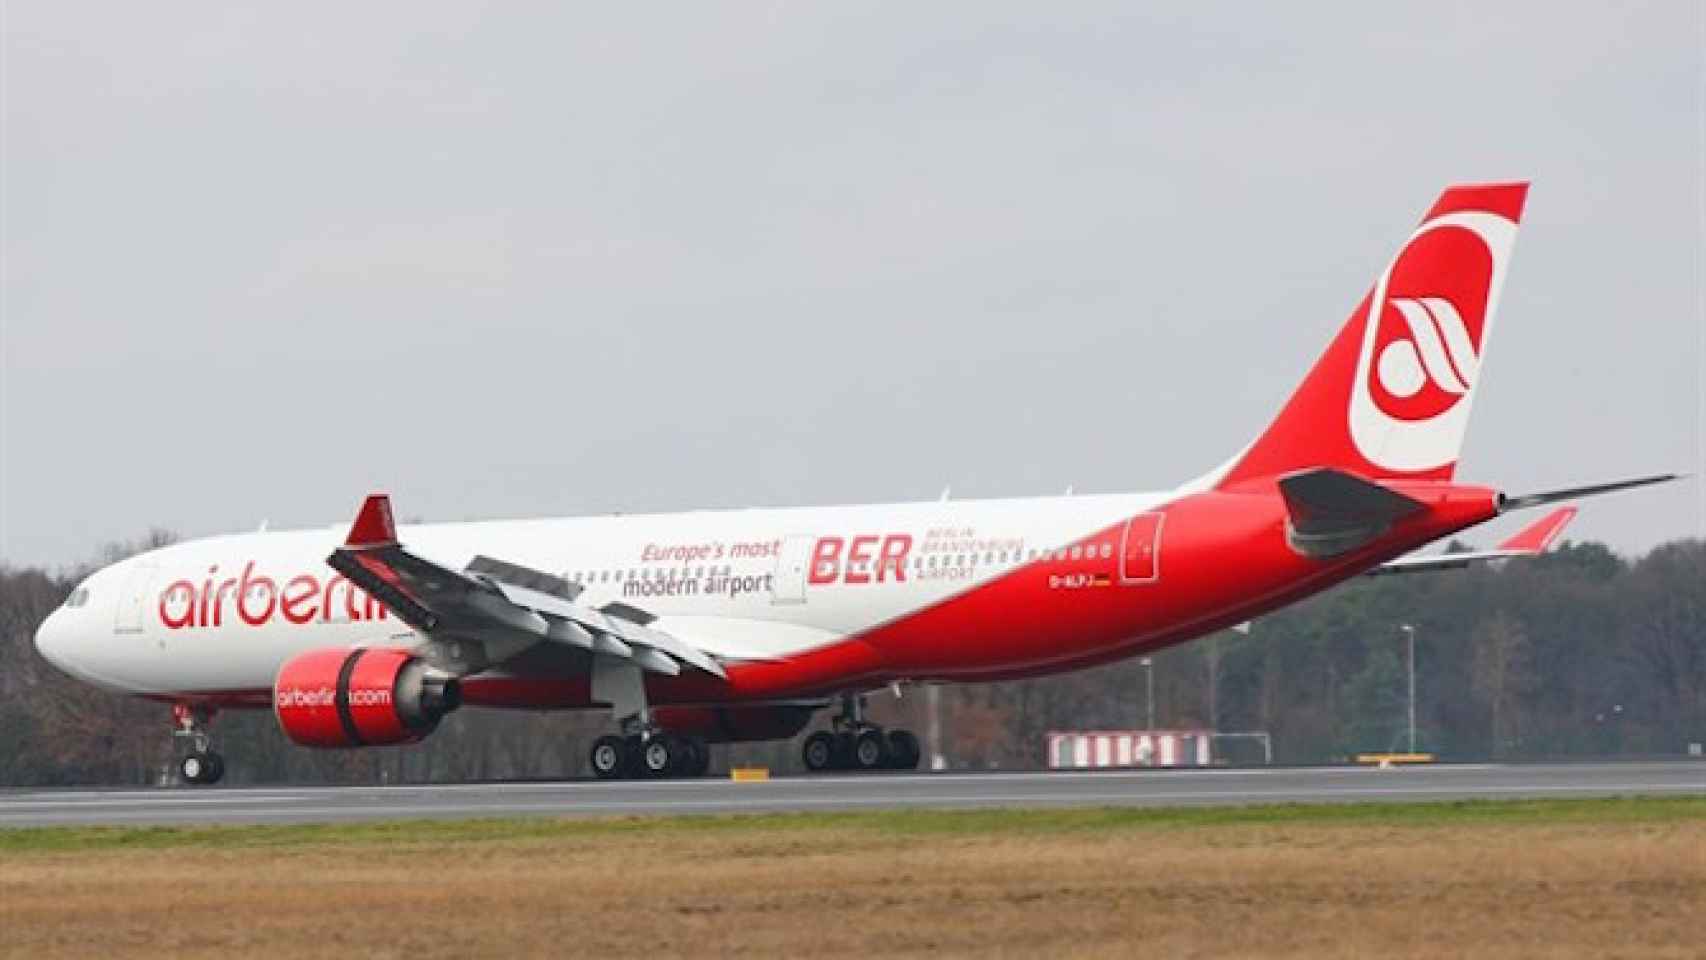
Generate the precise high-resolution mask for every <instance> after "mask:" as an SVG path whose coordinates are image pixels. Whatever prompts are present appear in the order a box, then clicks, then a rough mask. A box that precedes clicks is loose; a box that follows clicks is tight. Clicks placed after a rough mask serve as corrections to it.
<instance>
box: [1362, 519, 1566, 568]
mask: <svg viewBox="0 0 1706 960" xmlns="http://www.w3.org/2000/svg"><path fill="white" fill-rule="evenodd" d="M1575 518H1576V508H1575V507H1560V508H1559V509H1557V510H1554V511H1552V512H1551V513H1548V514H1547V515H1546V516H1544V517H1541V518H1540V519H1539V520H1536V521H1535V522H1534V523H1531V524H1529V525H1528V526H1526V527H1523V528H1522V529H1521V530H1520V531H1518V532H1517V534H1516V536H1514V537H1511V538H1510V539H1508V540H1506V541H1504V542H1503V543H1501V544H1499V545H1498V546H1497V547H1494V548H1493V549H1491V550H1470V551H1466V552H1463V553H1442V554H1432V555H1428V556H1417V555H1415V554H1412V555H1410V556H1407V557H1399V558H1398V559H1396V560H1392V561H1390V562H1388V563H1383V564H1381V565H1380V566H1378V567H1375V568H1374V569H1372V570H1370V571H1368V574H1367V575H1368V576H1371V577H1377V576H1381V575H1384V574H1389V573H1420V572H1423V571H1429V570H1458V569H1462V568H1463V567H1467V566H1469V565H1470V564H1471V563H1481V562H1485V561H1488V560H1508V559H1510V558H1511V557H1534V556H1538V555H1540V554H1542V553H1545V552H1546V548H1547V547H1549V546H1551V545H1552V541H1554V540H1556V539H1558V534H1560V533H1562V532H1563V530H1564V528H1565V527H1566V526H1568V525H1569V523H1570V521H1571V520H1574V519H1575Z"/></svg>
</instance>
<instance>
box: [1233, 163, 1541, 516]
mask: <svg viewBox="0 0 1706 960" xmlns="http://www.w3.org/2000/svg"><path fill="white" fill-rule="evenodd" d="M1527 195H1528V184H1526V183H1509V184H1488V185H1482V186H1458V187H1451V188H1449V189H1447V190H1446V191H1445V193H1443V194H1441V195H1440V198H1439V200H1438V201H1437V202H1436V203H1434V205H1433V208H1432V209H1431V210H1429V211H1428V213H1427V216H1425V217H1423V218H1422V225H1421V226H1420V227H1419V228H1417V230H1416V232H1415V233H1413V234H1411V235H1410V238H1409V240H1407V241H1406V242H1405V244H1404V247H1403V249H1402V250H1400V251H1398V256H1396V257H1394V258H1393V260H1392V263H1391V264H1390V265H1388V266H1387V268H1386V270H1385V271H1384V272H1382V273H1381V275H1380V276H1379V277H1378V278H1377V279H1376V280H1375V282H1374V288H1373V289H1372V290H1371V291H1369V294H1368V295H1367V296H1366V297H1364V298H1363V301H1362V304H1361V305H1360V306H1358V307H1357V309H1356V312H1354V313H1352V314H1351V318H1350V320H1349V322H1347V323H1346V324H1345V326H1344V329H1342V330H1340V331H1339V335H1338V336H1337V337H1336V338H1334V340H1333V342H1332V344H1331V345H1330V346H1328V348H1327V352H1326V353H1325V354H1323V355H1322V357H1321V359H1320V360H1318V361H1316V363H1315V368H1314V369H1313V370H1311V371H1309V376H1308V377H1307V378H1305V379H1304V381H1303V383H1302V385H1301V386H1299V387H1298V388H1297V392H1296V393H1294V394H1292V397H1291V400H1290V401H1289V402H1287V403H1286V405H1285V408H1284V409H1283V410H1281V411H1280V415H1279V417H1278V418H1277V419H1275V420H1274V422H1273V423H1272V424H1271V425H1269V427H1268V429H1267V431H1266V432H1264V433H1263V434H1262V435H1261V436H1260V437H1258V438H1257V439H1256V442H1255V443H1254V444H1252V445H1251V446H1250V448H1249V449H1248V450H1246V451H1245V452H1244V454H1243V456H1242V457H1241V458H1239V460H1238V461H1237V462H1236V463H1234V464H1233V465H1232V466H1231V468H1230V469H1229V471H1228V472H1227V473H1226V475H1225V476H1224V477H1222V478H1221V481H1220V484H1221V486H1227V485H1231V484H1236V483H1239V482H1242V481H1247V480H1254V479H1257V478H1262V477H1277V476H1280V475H1282V474H1286V473H1291V472H1293V471H1296V470H1303V469H1308V468H1311V467H1338V468H1340V469H1344V470H1348V471H1350V472H1352V473H1356V474H1359V475H1361V476H1365V477H1402V478H1408V479H1449V478H1450V477H1451V475H1452V472H1453V471H1454V470H1455V469H1456V467H1457V456H1458V451H1459V450H1460V449H1461V447H1462V445H1463V433H1464V428H1465V427H1466V426H1467V425H1468V423H1469V407H1470V402H1471V401H1472V400H1473V399H1474V393H1475V383H1476V381H1477V380H1478V379H1479V374H1480V366H1481V357H1482V356H1483V351H1484V350H1485V349H1486V342H1487V334H1488V332H1489V331H1490V330H1491V329H1492V325H1493V313H1494V311H1495V310H1496V309H1497V307H1498V302H1499V290H1500V288H1501V286H1502V285H1503V283H1504V279H1505V271H1506V269H1507V267H1508V266H1509V264H1510V252H1511V244H1512V242H1513V241H1514V240H1515V239H1516V227H1517V223H1518V221H1519V220H1521V219H1522V206H1523V201H1524V200H1525V199H1526V198H1527ZM1371 305H1372V306H1371Z"/></svg>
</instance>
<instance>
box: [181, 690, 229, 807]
mask: <svg viewBox="0 0 1706 960" xmlns="http://www.w3.org/2000/svg"><path fill="white" fill-rule="evenodd" d="M172 721H173V722H174V723H175V724H176V725H177V727H176V729H174V730H173V731H172V736H173V737H174V738H182V739H184V740H187V741H189V744H190V749H189V751H188V752H187V753H185V754H184V755H183V756H181V757H179V758H178V777H179V779H181V780H183V782H184V783H188V784H193V785H195V786H198V787H205V786H209V785H211V784H215V783H218V782H219V780H220V778H221V777H223V776H225V758H224V757H222V756H220V755H219V754H217V753H215V752H213V750H212V749H211V747H212V744H213V736H212V735H211V734H209V733H208V732H207V727H208V724H210V723H212V722H213V708H211V707H200V706H195V705H192V704H188V703H174V704H172Z"/></svg>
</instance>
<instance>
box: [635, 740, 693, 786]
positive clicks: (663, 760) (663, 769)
mask: <svg viewBox="0 0 1706 960" xmlns="http://www.w3.org/2000/svg"><path fill="white" fill-rule="evenodd" d="M683 754H684V751H683V750H682V749H681V741H680V740H677V739H675V738H674V737H672V736H669V735H668V734H660V735H658V736H655V737H652V738H651V739H649V740H646V741H645V742H644V743H642V744H641V745H640V772H641V773H642V774H644V775H646V776H648V777H667V776H669V775H670V774H672V773H676V772H678V771H679V769H680V766H681V760H682V757H683Z"/></svg>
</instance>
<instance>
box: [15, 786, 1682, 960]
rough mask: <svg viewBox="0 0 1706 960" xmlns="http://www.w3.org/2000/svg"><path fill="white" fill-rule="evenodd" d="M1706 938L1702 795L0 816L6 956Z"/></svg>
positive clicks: (1589, 944) (1510, 945)
mask: <svg viewBox="0 0 1706 960" xmlns="http://www.w3.org/2000/svg"><path fill="white" fill-rule="evenodd" d="M263 953H264V954H265V955H267V956H326V955H334V954H336V955H343V956H378V957H398V958H405V957H406V958H411V960H413V958H428V957H452V956H457V957H460V956H610V957H625V956H626V957H670V956H694V957H702V956H725V955H748V956H805V955H811V954H821V955H825V956H829V955H853V954H857V955H860V956H926V955H931V956H935V955H957V956H973V955H976V956H987V955H997V956H1015V957H1028V956H1039V955H1047V956H1087V957H1129V956H1137V955H1149V956H1197V957H1205V956H1250V955H1264V956H1290V957H1320V956H1329V957H1367V956H1376V955H1378V956H1380V957H1381V958H1383V960H1385V958H1394V957H1438V956H1448V955H1473V956H1478V957H1519V956H1520V957H1572V956H1581V957H1588V956H1591V957H1608V956H1631V957H1634V956H1640V957H1706V798H1693V797H1690V798H1655V799H1632V800H1581V801H1547V802H1510V803H1459V804H1432V805H1347V806H1285V807H1247V808H1230V809H1228V808H1221V809H1180V810H1160V811H1157V810H1139V809H1121V810H1074V811H988V812H977V813H950V812H885V813H859V814H824V815H810V814H795V815H776V816H749V817H693V818H669V819H661V818H660V819H633V820H569V821H554V820H513V821H461V822H452V823H421V822H411V823H391V824H373V825H358V826H290V827H215V828H190V829H182V828H138V829H120V828H114V829H84V828H77V829H42V830H12V831H0V955H4V956H8V957H10V956H19V957H26V956H27V957H32V958H47V957H85V956H99V957H132V956H136V957H141V956H148V957H158V956H176V957H215V956H217V957H221V958H227V957H230V956H233V955H239V956H241V955H260V954H263Z"/></svg>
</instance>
